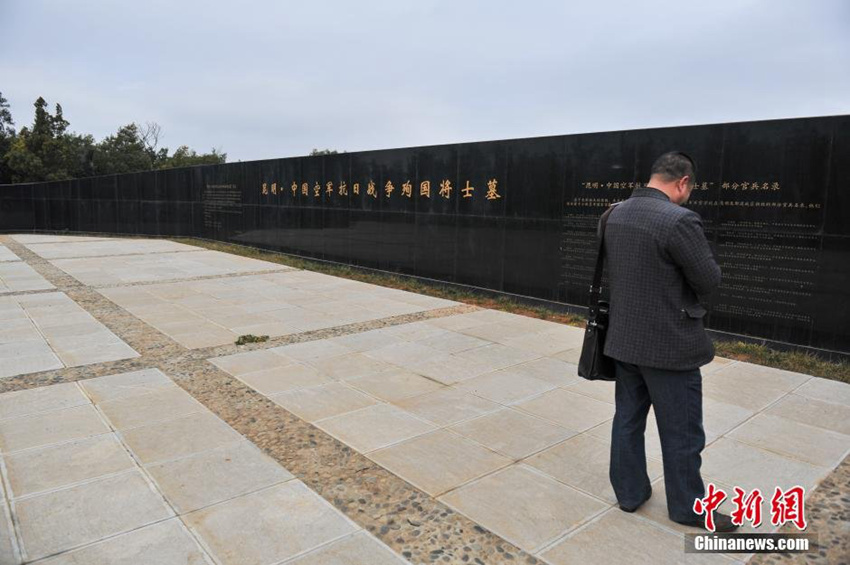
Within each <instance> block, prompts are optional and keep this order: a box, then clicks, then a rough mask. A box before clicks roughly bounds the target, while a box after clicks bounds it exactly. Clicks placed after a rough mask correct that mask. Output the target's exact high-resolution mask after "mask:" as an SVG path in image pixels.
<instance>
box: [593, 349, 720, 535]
mask: <svg viewBox="0 0 850 565" xmlns="http://www.w3.org/2000/svg"><path fill="white" fill-rule="evenodd" d="M616 371H617V381H616V405H617V411H616V413H615V415H614V425H613V429H612V434H611V468H610V478H611V485H612V486H613V487H614V493H615V494H616V495H617V500H618V502H619V503H620V505H621V506H625V507H635V506H638V505H639V504H641V503H642V502H643V501H644V500H645V499H646V498H647V497H648V496H649V492H650V486H649V477H648V476H647V474H646V450H645V448H644V430H645V429H646V415H647V413H648V412H649V407H650V405H652V406H654V407H655V419H656V421H657V422H658V435H659V436H660V438H661V454H662V458H663V462H664V488H665V490H666V491H667V513H668V514H669V516H670V519H671V520H675V521H689V520H693V519H695V518H696V517H697V516H696V514H695V513H694V511H693V506H694V500H695V499H696V498H703V497H704V496H705V486H704V485H703V482H702V476H701V475H700V466H701V465H702V457H701V455H700V453H701V452H702V450H703V448H704V447H705V431H704V430H703V427H702V375H701V374H700V371H699V369H693V370H690V371H666V370H663V369H653V368H650V367H639V366H637V365H632V364H630V363H622V362H620V361H616Z"/></svg>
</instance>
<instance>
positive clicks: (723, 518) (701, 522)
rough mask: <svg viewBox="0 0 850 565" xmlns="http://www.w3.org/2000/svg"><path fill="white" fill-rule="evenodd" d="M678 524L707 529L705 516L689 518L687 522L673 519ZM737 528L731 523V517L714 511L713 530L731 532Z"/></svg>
mask: <svg viewBox="0 0 850 565" xmlns="http://www.w3.org/2000/svg"><path fill="white" fill-rule="evenodd" d="M673 521H674V522H677V523H679V524H683V525H685V526H691V527H693V528H702V529H703V530H707V529H708V528H706V527H705V517H703V516H700V517H697V518H694V519H693V520H689V521H687V522H679V521H678V520H673ZM737 529H738V526H736V525H735V524H733V523H732V517H731V516H727V515H726V514H721V513H720V512H715V513H714V531H715V532H718V533H725V532H733V531H735V530H737Z"/></svg>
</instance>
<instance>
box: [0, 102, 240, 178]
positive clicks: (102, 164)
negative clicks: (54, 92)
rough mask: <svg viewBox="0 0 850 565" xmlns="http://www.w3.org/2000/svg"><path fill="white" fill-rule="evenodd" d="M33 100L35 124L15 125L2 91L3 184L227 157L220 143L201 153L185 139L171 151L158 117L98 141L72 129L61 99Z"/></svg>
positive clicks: (0, 145)
mask: <svg viewBox="0 0 850 565" xmlns="http://www.w3.org/2000/svg"><path fill="white" fill-rule="evenodd" d="M34 105H35V118H34V120H33V123H32V126H29V127H27V126H24V127H22V128H21V129H20V130H19V131H15V122H14V120H13V119H12V113H11V111H10V110H9V104H8V102H7V101H6V99H5V98H3V94H2V92H0V184H7V183H15V182H38V181H52V180H66V179H72V178H79V177H88V176H93V175H109V174H116V173H130V172H134V171H149V170H152V169H169V168H171V167H186V166H190V165H212V164H219V163H224V162H225V161H226V160H227V153H222V152H221V151H219V150H217V149H213V150H212V151H211V152H210V153H197V152H196V151H195V150H193V149H190V148H189V147H187V146H186V145H181V146H180V147H178V148H177V149H175V150H174V152H172V153H170V152H169V151H168V148H167V147H159V139H160V136H161V133H162V130H161V128H160V126H159V125H158V124H156V123H154V122H147V123H145V124H136V123H132V124H129V125H126V126H122V127H120V128H119V129H118V131H117V132H115V134H113V135H110V136H107V137H105V138H104V139H103V140H102V141H100V142H97V141H95V139H94V137H93V136H92V135H89V134H85V135H82V134H78V133H74V132H70V131H68V126H69V123H68V121H67V120H66V119H65V118H64V117H63V116H62V106H60V105H59V104H56V107H55V110H54V112H53V113H52V114H51V113H50V109H49V108H48V105H47V102H45V100H44V98H42V97H40V96H39V98H38V100H36V101H35V104H34Z"/></svg>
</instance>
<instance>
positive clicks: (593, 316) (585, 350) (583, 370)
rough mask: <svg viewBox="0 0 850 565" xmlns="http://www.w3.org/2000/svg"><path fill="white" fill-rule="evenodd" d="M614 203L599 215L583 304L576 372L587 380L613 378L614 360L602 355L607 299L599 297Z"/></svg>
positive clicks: (606, 323) (606, 327)
mask: <svg viewBox="0 0 850 565" xmlns="http://www.w3.org/2000/svg"><path fill="white" fill-rule="evenodd" d="M615 206H616V204H615V205H614V206H611V207H610V208H608V209H607V210H606V211H605V213H603V214H602V218H601V220H600V224H601V228H600V232H601V235H600V237H599V252H598V253H597V255H596V270H595V271H594V273H593V282H592V283H591V285H590V297H589V300H588V305H587V311H588V314H587V326H586V329H585V331H584V343H583V344H582V346H581V357H580V358H579V362H578V374H579V376H580V377H584V378H585V379H587V380H590V381H613V380H615V378H616V377H615V374H614V360H613V359H611V358H610V357H606V356H605V354H604V353H603V351H604V349H605V334H606V332H607V331H608V302H607V301H605V300H602V265H603V262H604V261H605V225H606V224H607V223H608V216H609V215H611V211H612V210H613V209H614V207H615Z"/></svg>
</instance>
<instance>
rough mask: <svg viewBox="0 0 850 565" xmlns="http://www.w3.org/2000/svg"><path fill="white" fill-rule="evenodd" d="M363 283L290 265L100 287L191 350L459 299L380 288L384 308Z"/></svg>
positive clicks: (120, 304) (364, 319) (452, 303)
mask: <svg viewBox="0 0 850 565" xmlns="http://www.w3.org/2000/svg"><path fill="white" fill-rule="evenodd" d="M364 284H365V283H360V282H357V281H351V280H346V279H339V278H337V277H331V276H328V275H323V274H320V273H311V272H305V271H296V270H291V271H287V272H281V273H274V274H265V275H249V276H236V277H229V278H222V279H208V280H203V281H191V282H176V283H168V284H155V285H148V286H141V287H116V288H104V289H100V292H101V293H102V294H103V295H104V296H106V297H107V298H109V299H110V300H112V301H113V302H115V303H116V304H118V305H119V306H121V307H123V308H125V309H127V310H128V311H129V312H131V313H132V314H134V315H135V316H138V317H139V318H141V319H142V320H144V321H145V322H147V323H149V324H150V325H152V326H153V327H155V328H156V329H158V330H159V331H161V332H163V333H165V334H166V335H168V336H169V337H171V338H172V339H174V340H175V341H177V342H178V343H180V344H181V345H183V346H184V347H188V348H190V349H191V348H201V347H211V346H216V345H224V344H226V343H233V342H234V341H235V340H236V339H237V338H238V337H239V336H240V335H243V334H253V335H268V336H271V337H279V336H284V335H290V334H296V333H299V332H304V331H309V330H316V329H322V328H331V327H335V326H340V325H344V324H351V323H356V322H364V321H369V320H375V319H379V318H384V317H387V316H391V315H398V314H409V313H414V312H422V311H424V310H429V309H435V308H443V307H446V306H451V305H456V304H457V303H456V302H452V301H449V300H442V299H439V298H429V297H422V296H419V295H416V294H413V293H410V292H404V291H400V290H394V289H388V288H382V287H377V288H378V289H379V290H375V291H374V293H373V294H376V295H378V296H379V297H382V298H383V300H382V306H381V308H375V307H365V306H363V303H364V300H365V299H366V298H368V299H369V300H372V298H371V297H370V295H369V294H367V293H366V292H365V291H364ZM365 286H366V287H367V288H368V287H369V286H370V285H365Z"/></svg>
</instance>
